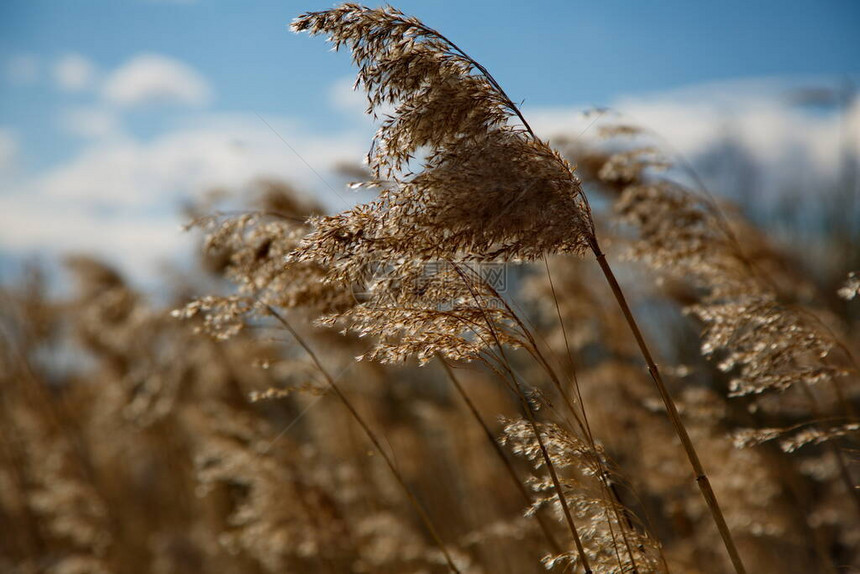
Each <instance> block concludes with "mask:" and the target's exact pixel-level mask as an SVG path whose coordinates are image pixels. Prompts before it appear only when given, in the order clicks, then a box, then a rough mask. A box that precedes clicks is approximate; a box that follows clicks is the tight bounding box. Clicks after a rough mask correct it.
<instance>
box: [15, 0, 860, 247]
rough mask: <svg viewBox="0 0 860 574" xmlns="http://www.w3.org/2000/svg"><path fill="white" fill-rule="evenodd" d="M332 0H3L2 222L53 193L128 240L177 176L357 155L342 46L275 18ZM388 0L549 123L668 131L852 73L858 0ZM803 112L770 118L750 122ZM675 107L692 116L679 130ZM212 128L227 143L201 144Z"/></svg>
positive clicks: (154, 217) (174, 192) (169, 194)
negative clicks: (622, 113)
mask: <svg viewBox="0 0 860 574" xmlns="http://www.w3.org/2000/svg"><path fill="white" fill-rule="evenodd" d="M331 5H332V4H331V3H329V2H320V1H316V0H313V1H311V0H309V1H307V2H296V1H287V0H282V1H278V2H275V1H269V0H266V1H251V2H239V1H237V0H233V1H226V0H196V1H191V0H186V1H169V0H160V1H156V0H151V1H146V0H137V1H135V0H52V1H48V0H27V1H23V0H4V2H2V4H0V184H2V186H3V188H2V189H0V203H2V204H0V218H3V221H0V223H7V222H9V220H10V219H11V218H12V217H13V212H18V213H19V214H23V213H24V212H26V211H27V210H28V209H29V210H31V211H32V212H34V213H35V212H37V211H38V210H45V209H57V210H58V211H62V212H63V213H64V216H63V218H62V221H63V222H64V223H65V222H67V221H68V220H70V218H73V217H74V216H76V215H77V216H79V217H80V218H82V219H81V221H82V222H84V221H85V220H86V223H81V225H83V226H85V227H87V226H88V227H87V228H89V227H92V226H93V225H94V224H95V223H96V222H99V221H103V222H104V223H105V227H106V229H108V230H110V229H112V227H111V226H116V228H117V229H115V231H116V232H118V233H119V232H124V230H126V229H128V228H129V227H128V225H125V224H124V223H123V222H129V221H130V223H129V225H131V227H134V225H137V226H138V227H137V228H136V229H138V231H139V233H138V235H136V236H135V237H136V239H131V238H129V239H128V240H127V241H134V242H135V243H136V244H137V243H140V242H141V241H145V239H144V238H146V237H154V236H155V234H157V233H161V232H163V231H164V230H165V229H167V228H168V226H167V225H166V220H165V219H164V218H163V215H164V214H165V213H167V212H171V211H176V206H177V204H178V203H179V202H180V200H181V198H182V196H183V195H184V194H189V193H193V192H194V189H192V188H194V187H195V186H197V187H201V186H205V185H214V184H215V183H217V182H216V179H217V177H221V178H222V179H223V180H224V183H225V185H239V184H241V183H242V182H243V181H245V180H248V179H250V178H252V177H253V176H255V175H257V174H262V175H272V176H283V177H289V176H290V175H292V174H294V173H295V174H296V178H297V179H298V180H299V181H300V182H301V183H303V184H304V185H306V186H307V187H308V188H314V186H316V187H317V188H319V186H320V182H319V181H318V178H315V177H312V174H309V173H308V170H307V167H306V166H305V165H304V161H307V162H308V163H311V164H312V165H315V167H316V168H318V170H319V171H321V172H324V171H325V170H326V169H327V168H328V166H327V165H326V164H327V163H330V162H332V161H344V160H346V159H347V158H350V157H353V158H354V159H355V160H358V159H360V155H361V152H362V151H363V150H364V149H365V148H366V145H367V143H368V142H367V137H368V135H369V134H370V133H371V132H370V125H369V123H368V121H367V120H366V119H364V118H362V117H361V116H360V111H359V110H360V108H361V101H360V99H358V98H350V95H349V93H348V89H347V86H348V84H349V82H348V78H349V77H350V76H351V74H352V71H351V69H350V66H349V59H348V57H347V55H346V54H337V55H335V54H332V53H331V52H330V51H329V49H328V47H327V46H326V44H325V43H324V42H323V40H322V39H321V38H308V37H306V36H296V35H294V34H292V33H290V32H289V31H288V29H287V27H288V24H289V22H290V20H291V19H292V18H293V17H295V16H296V15H298V14H300V13H301V12H304V11H307V10H320V9H325V8H328V7H330V6H331ZM396 5H397V6H398V7H399V8H400V9H402V10H403V11H404V12H406V13H408V14H412V15H416V16H418V17H420V18H421V19H423V20H424V21H425V22H426V23H428V24H429V25H431V26H433V27H436V28H437V29H439V30H440V31H442V32H443V33H444V34H446V35H447V36H448V37H449V38H451V39H452V40H454V41H455V42H457V43H458V44H459V45H460V46H461V47H462V48H464V49H465V50H466V51H467V52H469V53H470V54H471V55H472V56H474V57H475V58H476V59H478V60H479V61H481V62H482V63H483V64H484V65H485V66H486V67H487V68H489V69H490V70H491V71H492V73H493V74H494V75H495V76H496V78H497V79H498V80H499V81H500V82H501V83H502V85H503V86H504V87H505V89H506V90H507V91H508V93H509V94H510V95H511V96H512V98H513V99H515V100H517V101H523V102H524V104H523V108H524V110H525V112H526V114H527V115H534V116H535V117H537V118H542V119H543V123H544V125H546V126H549V127H552V126H561V125H565V126H566V125H571V126H572V125H573V123H572V122H573V120H570V112H571V110H574V109H582V108H583V107H586V106H589V105H613V106H622V107H624V106H625V105H626V106H627V107H628V108H629V109H631V110H634V111H636V112H637V113H638V114H639V115H640V117H642V118H644V119H646V120H647V119H648V118H651V117H652V116H653V118H655V121H659V122H663V123H664V124H666V131H667V132H669V133H668V135H672V133H674V132H678V133H677V134H676V135H677V137H678V138H680V140H678V141H676V142H675V143H677V144H678V145H681V147H685V145H686V147H689V145H693V144H691V143H690V142H694V143H695V141H698V140H696V138H697V137H698V138H699V139H702V138H705V137H706V135H705V132H704V131H702V133H698V135H697V132H696V130H697V129H699V128H701V129H700V131H701V130H705V128H704V127H701V126H699V127H697V126H698V125H699V124H700V123H702V122H703V121H705V120H708V118H706V117H705V116H707V115H708V114H709V113H711V111H713V106H710V107H708V111H707V112H702V111H701V109H700V107H697V106H698V105H699V104H700V103H701V102H712V101H723V102H724V101H726V98H727V96H729V99H730V100H732V98H734V100H732V101H734V102H735V103H737V101H738V99H739V98H740V99H742V98H741V96H744V97H745V98H746V99H745V100H744V103H743V105H741V106H740V108H743V110H745V111H746V112H750V110H762V109H766V108H767V106H766V105H763V102H766V101H767V98H771V97H773V96H774V94H775V93H776V92H775V91H774V88H773V87H774V85H779V86H784V85H790V84H792V83H795V84H802V83H804V82H805V83H810V84H812V85H819V84H825V85H838V83H839V82H840V81H844V78H845V77H847V76H853V77H855V78H856V76H857V73H858V72H860V63H858V62H860V57H858V56H860V2H856V1H853V0H844V1H836V0H824V1H817V2H813V1H808V2H800V1H788V2H786V1H770V0H761V1H756V2H749V1H734V0H733V1H724V2H719V3H704V2H689V1H674V0H672V1H661V2H657V1H653V2H645V1H642V2H639V1H626V2H621V1H599V2H595V1H593V0H591V1H589V2H584V1H583V2H580V1H566V2H565V1H552V2H529V3H527V2H508V3H504V2H498V1H485V0H478V1H475V0H473V1H470V2H464V3H456V4H455V3H453V2H441V1H438V2H434V1H405V2H400V3H397V4H396ZM775 82H776V83H775ZM777 91H778V90H777ZM679 100H683V102H684V105H682V106H681V105H679V104H678V101H679ZM670 101H672V102H673V103H672V104H671V105H670V103H669V102H670ZM751 101H752V102H754V103H753V104H750V102H751ZM673 106H674V107H673ZM743 110H742V111H743ZM676 113H677V116H673V114H676ZM738 113H741V112H740V111H738ZM768 113H770V112H768ZM792 113H793V112H792ZM257 114H259V115H260V116H262V117H263V118H264V119H265V120H266V122H268V123H270V124H271V125H272V127H273V128H274V130H275V131H277V132H279V134H280V135H281V136H282V137H284V138H285V139H286V140H287V141H288V143H289V145H290V146H292V147H293V148H295V149H296V151H297V152H298V153H299V154H300V155H302V156H303V161H302V162H297V159H298V158H297V157H295V154H294V153H293V152H292V151H291V150H290V149H288V148H287V147H286V146H284V145H283V143H282V142H280V141H277V139H278V138H277V137H276V136H275V135H274V134H272V133H271V130H269V128H268V126H266V125H264V124H263V122H262V121H261V120H260V118H259V117H257ZM756 114H757V117H758V118H759V119H761V118H762V117H763V116H764V115H767V114H762V113H760V112H759V111H756ZM807 119H808V118H801V117H799V116H797V117H795V116H792V118H791V119H790V121H788V123H786V122H782V121H781V120H780V119H779V118H770V120H768V121H769V122H770V123H769V124H768V123H765V124H762V126H764V127H762V126H760V127H761V129H767V126H768V125H777V126H782V127H784V126H785V125H803V126H806V124H803V122H806V121H807ZM685 122H686V125H690V126H691V127H690V129H688V130H686V131H685V132H684V133H680V132H679V129H680V128H679V124H684V123H685ZM791 122H794V124H792V123H791ZM797 122H800V124H797ZM705 123H707V122H705ZM712 123H713V122H712ZM694 124H695V125H694ZM661 125H662V124H661ZM703 125H704V124H703ZM709 125H710V124H709ZM658 127H660V126H658ZM806 127H809V126H806ZM818 128H821V130H822V136H821V137H822V138H823V139H822V141H824V140H826V139H827V137H829V136H828V135H827V134H826V133H825V132H826V129H825V128H823V127H821V126H820V125H818V124H815V127H813V128H811V129H812V130H813V131H815V129H818ZM571 129H573V128H571ZM673 130H674V131H673ZM750 137H752V138H753V139H755V134H752V135H751V136H750ZM219 138H220V139H221V140H223V145H220V146H219V145H215V143H214V142H216V141H219ZM685 138H686V139H685ZM229 142H233V144H235V145H233V147H232V148H231V147H230V146H231V144H230V143H229ZM759 143H761V142H759ZM687 144H689V145H687ZM762 145H764V144H762ZM816 145H817V144H816ZM822 145H823V144H822ZM818 147H821V146H818ZM189 148H194V149H191V150H190V151H189ZM234 148H235V149H234ZM813 148H815V146H813ZM242 149H245V150H249V151H248V152H247V153H246V154H245V156H242V155H241V150H242ZM816 149H818V148H816ZM195 150H196V151H195ZM231 150H232V151H231ZM237 150H239V151H237ZM818 153H824V152H823V151H821V150H820V149H819V151H818ZM231 154H232V155H231ZM234 156H235V157H234ZM243 158H244V159H243ZM279 162H280V163H279ZM99 166H101V167H99ZM228 167H229V169H228ZM99 169H101V170H102V171H101V172H99V171H98V170H99ZM153 172H157V173H156V174H155V175H153ZM204 172H205V173H209V172H212V177H209V178H207V177H204V176H203V175H200V174H201V173H204ZM299 172H302V173H299ZM128 174H132V176H128ZM326 177H330V176H326ZM104 182H110V183H111V184H112V185H113V186H114V188H108V187H107V184H106V183H104ZM335 183H337V182H335ZM100 185H101V186H102V187H103V188H104V189H101V188H100ZM132 188H133V189H132ZM4 202H5V203H4ZM124 218H125V219H124ZM144 218H145V220H144ZM158 218H162V219H158ZM17 219H20V220H23V219H24V216H23V215H21V217H19V218H17ZM59 220H60V219H59V215H58V221H59ZM132 220H133V221H132ZM144 224H147V225H149V224H152V228H151V229H150V231H148V232H146V233H144V231H143V227H144ZM172 224H173V222H172V221H171V225H172ZM34 225H37V224H36V223H34ZM46 231H47V230H46ZM108 232H109V231H105V233H108ZM28 233H29V235H28V237H30V239H28V240H25V239H23V237H22V234H21V233H18V232H16V233H15V234H14V235H13V233H12V232H11V231H8V232H6V234H5V235H3V234H2V233H0V255H5V256H8V255H9V254H10V253H12V252H15V253H18V252H19V251H21V250H24V251H26V250H27V249H30V248H32V249H36V250H42V251H44V250H50V242H51V241H52V240H54V239H52V238H51V236H50V234H49V233H45V234H44V235H43V236H41V237H43V239H44V240H41V241H40V235H39V233H38V231H30V232H28ZM150 234H151V235H150ZM106 238H107V237H102V238H101V241H96V240H95V239H93V240H92V241H91V242H89V243H87V242H83V243H81V245H80V247H81V248H82V249H89V248H92V246H94V245H98V244H99V243H104V241H105V239H106ZM155 243H158V244H159V245H161V246H162V248H166V246H167V243H163V244H162V243H159V242H157V241H156V242H155ZM119 244H120V245H126V243H123V242H121V241H120V242H119ZM114 255H115V254H114Z"/></svg>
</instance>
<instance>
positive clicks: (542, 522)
mask: <svg viewBox="0 0 860 574" xmlns="http://www.w3.org/2000/svg"><path fill="white" fill-rule="evenodd" d="M439 362H440V363H442V367H443V368H444V369H445V373H446V374H447V375H448V379H450V381H451V384H452V385H453V386H454V388H455V389H456V390H457V393H458V394H459V395H460V397H461V398H462V399H463V402H465V403H466V406H467V407H468V409H469V412H470V413H471V414H472V417H473V418H474V419H475V420H476V421H477V422H478V424H479V425H480V426H481V428H482V429H483V431H484V434H485V435H486V437H487V440H488V441H489V442H490V445H491V446H492V447H493V452H495V453H496V455H498V457H499V460H500V461H501V462H502V465H503V466H504V468H505V470H506V471H507V473H508V475H509V476H510V477H511V480H513V482H514V484H515V485H516V487H517V490H518V491H519V493H520V494H522V496H523V500H524V501H525V503H526V504H527V505H528V506H531V505H532V504H533V503H534V500H533V499H532V497H531V495H530V494H529V492H528V490H527V489H526V487H525V485H524V484H523V481H522V480H520V478H519V476H517V471H516V470H515V469H514V465H513V463H511V461H510V459H509V458H508V457H507V456H506V455H505V451H504V450H503V449H502V447H501V445H499V441H498V440H496V437H495V436H494V435H493V431H491V430H490V427H488V426H487V423H486V422H484V419H483V417H481V414H480V413H479V412H478V408H477V407H476V406H475V403H474V402H473V401H472V399H471V398H470V397H469V395H468V394H467V393H466V389H464V388H463V385H462V383H460V381H459V379H458V378H457V375H456V374H455V373H454V369H453V368H452V367H451V365H449V364H448V361H446V360H445V359H444V358H442V357H439ZM535 518H536V519H537V521H538V525H539V526H540V529H541V531H542V532H543V534H544V536H545V537H546V539H547V542H548V543H549V546H550V548H551V549H552V551H553V552H555V553H556V554H561V553H562V552H563V550H562V548H561V546H560V545H559V543H558V541H557V540H556V539H555V536H553V534H552V531H551V529H550V527H549V524H547V522H546V518H545V517H544V516H543V513H542V509H538V512H536V513H535Z"/></svg>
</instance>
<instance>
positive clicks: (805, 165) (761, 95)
mask: <svg viewBox="0 0 860 574" xmlns="http://www.w3.org/2000/svg"><path fill="white" fill-rule="evenodd" d="M821 83H822V81H820V80H818V81H816V80H814V79H813V80H795V81H787V80H772V79H756V80H738V81H726V82H718V83H712V84H705V85H699V86H693V87H690V88H684V89H679V90H673V91H669V92H662V93H656V94H652V95H647V96H635V97H624V98H619V99H618V100H617V101H615V102H613V103H612V106H611V110H610V111H609V112H608V113H607V118H611V119H615V120H618V121H622V122H624V123H629V124H633V125H637V126H640V127H644V128H647V129H650V130H652V131H653V132H654V133H655V134H657V135H658V136H659V140H658V141H657V145H658V147H662V148H663V150H664V152H666V153H668V154H669V155H674V153H675V152H678V153H680V154H682V155H683V156H684V157H685V158H686V159H688V160H691V161H695V160H696V159H697V158H699V157H701V156H702V155H703V154H706V153H708V152H712V151H714V150H715V149H716V148H717V147H718V146H719V145H721V144H723V143H725V142H726V141H731V142H732V143H733V144H735V145H738V146H740V148H741V149H742V150H743V151H744V153H745V154H746V155H747V157H748V158H749V159H750V160H751V161H752V162H754V163H755V164H756V165H757V166H758V167H759V168H760V170H761V171H762V174H763V176H764V177H765V178H766V179H767V182H766V183H768V182H769V183H770V184H771V188H772V190H773V189H775V188H776V187H778V185H779V184H781V183H784V181H782V179H781V178H790V177H793V176H795V175H796V173H797V169H803V170H808V171H810V173H811V175H813V176H815V177H823V178H827V177H833V176H835V174H836V173H837V171H838V169H839V162H840V158H841V154H842V151H843V150H842V149H841V146H842V145H843V143H842V141H841V140H840V138H841V135H840V134H841V133H843V129H844V130H847V132H848V133H855V134H857V133H860V104H857V105H855V106H854V107H853V109H852V110H850V111H849V112H848V113H847V114H846V117H845V118H840V116H839V114H837V113H835V111H834V110H830V111H829V112H825V111H822V110H820V109H819V110H810V109H805V108H803V107H801V106H798V105H796V103H795V102H794V101H793V98H792V94H795V93H797V89H799V88H801V87H803V86H808V85H810V84H811V85H821ZM619 114H620V115H619ZM526 115H527V117H528V119H529V121H530V122H531V124H532V125H533V127H534V128H535V129H536V130H537V132H538V133H539V134H540V135H542V136H543V137H555V136H565V137H567V138H570V137H574V138H576V137H582V138H583V139H586V140H587V139H588V138H589V137H592V136H594V135H595V133H596V132H597V130H596V129H595V126H596V125H599V124H600V121H598V122H595V123H593V124H592V122H591V119H593V118H583V117H582V114H581V113H579V109H577V108H555V109H543V110H540V109H538V110H533V111H532V110H530V111H529V112H528V113H527V114H526ZM843 121H844V122H845V125H844V126H843V125H841V124H842V122H843ZM855 145H857V143H855ZM855 151H856V152H857V153H860V150H856V149H855ZM789 167H791V168H792V169H791V170H789V169H788V168H789Z"/></svg>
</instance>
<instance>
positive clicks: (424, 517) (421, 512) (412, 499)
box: [266, 305, 460, 574]
mask: <svg viewBox="0 0 860 574" xmlns="http://www.w3.org/2000/svg"><path fill="white" fill-rule="evenodd" d="M266 310H267V311H268V312H269V314H270V315H271V316H272V317H274V318H275V319H276V320H277V321H278V323H280V324H281V325H282V326H283V327H284V328H285V329H286V330H287V331H289V333H290V335H292V336H293V338H294V339H295V340H296V342H297V343H298V344H299V345H300V346H301V347H302V349H304V351H305V352H306V353H307V354H308V356H309V357H310V358H311V361H313V363H314V365H315V366H316V368H317V369H318V370H319V372H320V373H321V374H322V376H323V378H325V380H326V383H327V384H328V386H329V388H331V390H333V391H334V393H335V395H337V397H338V398H339V399H340V400H341V402H342V403H343V404H344V406H345V407H346V408H347V410H348V411H349V413H350V414H351V415H352V417H353V418H354V419H355V421H356V422H357V423H358V425H359V426H360V427H361V429H362V430H363V431H364V433H365V434H366V435H367V438H369V439H370V442H372V443H373V446H374V447H375V448H376V450H377V451H378V452H379V454H380V455H381V456H382V458H383V460H384V461H385V464H386V465H387V466H388V468H389V469H390V470H391V473H392V474H393V475H394V478H395V479H396V480H397V482H398V483H399V484H400V487H401V488H402V489H403V492H404V493H405V494H406V497H407V498H408V499H409V503H410V504H411V505H412V507H413V508H414V509H415V512H416V513H417V514H418V517H419V518H420V519H421V522H422V523H424V526H425V528H427V531H428V532H429V533H430V536H431V537H432V538H433V541H434V542H435V543H436V546H437V547H438V548H439V550H440V551H441V552H442V555H443V556H444V557H445V562H446V563H447V564H448V569H449V570H450V571H451V572H454V573H455V574H460V570H459V569H458V568H457V566H456V565H455V564H454V560H453V559H452V558H451V555H450V554H449V553H448V550H447V549H446V548H445V544H444V543H443V542H442V538H441V537H440V536H439V532H438V531H437V530H436V527H435V526H434V525H433V521H432V520H431V519H430V515H429V514H427V511H426V510H425V509H424V506H422V504H421V503H420V502H419V501H418V498H417V497H416V496H415V494H413V493H412V490H411V489H410V488H409V486H408V485H407V484H406V480H405V479H404V478H403V475H402V474H401V473H400V471H399V470H398V469H397V467H396V466H395V465H394V461H392V460H391V457H390V456H389V455H388V453H387V452H386V451H385V449H383V448H382V444H381V443H380V442H379V438H378V437H377V436H376V433H374V432H373V430H372V429H371V428H370V426H369V425H368V424H367V422H366V421H365V420H364V417H362V416H361V415H360V414H359V413H358V411H357V410H356V408H355V406H354V405H353V404H352V402H351V401H350V400H349V399H348V398H347V396H346V395H345V394H344V393H343V391H342V390H341V388H340V386H339V385H338V384H337V382H335V380H334V377H332V376H331V375H330V374H329V372H328V371H327V370H326V369H325V367H323V365H322V363H321V362H320V360H319V358H318V357H317V355H316V353H314V351H313V349H311V348H310V346H309V345H308V344H307V342H305V340H304V338H303V337H302V336H301V335H299V333H298V332H296V330H295V329H294V328H293V326H292V325H291V324H290V322H289V321H287V318H286V317H284V316H283V315H282V314H281V313H279V312H278V311H277V309H275V308H274V307H272V306H271V305H266Z"/></svg>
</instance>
